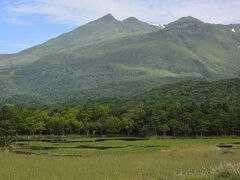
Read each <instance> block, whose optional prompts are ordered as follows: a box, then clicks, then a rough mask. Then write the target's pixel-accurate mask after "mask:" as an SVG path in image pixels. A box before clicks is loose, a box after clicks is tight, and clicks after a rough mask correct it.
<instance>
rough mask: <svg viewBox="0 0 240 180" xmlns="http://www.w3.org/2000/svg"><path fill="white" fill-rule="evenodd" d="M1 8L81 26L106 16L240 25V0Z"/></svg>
mask: <svg viewBox="0 0 240 180" xmlns="http://www.w3.org/2000/svg"><path fill="white" fill-rule="evenodd" d="M1 6H4V11H5V12H6V13H7V14H8V15H11V16H14V17H15V18H16V17H17V18H19V19H21V17H23V16H27V15H41V16H43V18H44V20H46V21H47V22H51V23H60V24H61V23H63V24H78V25H80V24H83V23H86V22H89V21H92V20H94V19H96V18H99V17H100V16H103V15H105V14H107V13H112V14H113V15H114V16H115V17H116V18H118V19H124V18H127V17H129V16H135V17H137V18H139V19H140V20H143V21H147V22H149V23H159V24H166V23H169V22H171V21H174V20H176V19H178V18H180V17H183V16H188V15H191V16H194V17H196V18H199V19H201V20H203V21H205V22H210V23H223V24H230V23H240V22H239V20H240V10H239V9H240V0H227V1H226V0H121V1H118V0H104V1H102V0H52V1H49V0H18V1H12V2H9V1H3V3H2V4H1Z"/></svg>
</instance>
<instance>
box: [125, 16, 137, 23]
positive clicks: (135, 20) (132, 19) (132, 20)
mask: <svg viewBox="0 0 240 180" xmlns="http://www.w3.org/2000/svg"><path fill="white" fill-rule="evenodd" d="M123 22H140V21H139V20H138V19H137V18H135V17H129V18H127V19H124V20H123Z"/></svg>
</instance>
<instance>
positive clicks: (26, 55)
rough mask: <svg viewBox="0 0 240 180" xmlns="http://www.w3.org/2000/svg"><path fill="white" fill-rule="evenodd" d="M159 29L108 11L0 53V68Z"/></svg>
mask: <svg viewBox="0 0 240 180" xmlns="http://www.w3.org/2000/svg"><path fill="white" fill-rule="evenodd" d="M159 29H160V28H159V27H156V26H153V25H149V24H147V23H144V22H141V21H139V20H137V19H136V18H128V19H126V20H124V21H118V20H116V19H115V18H114V17H113V16H112V15H111V14H108V15H106V16H104V17H102V18H100V19H98V20H96V21H93V22H90V23H88V24H86V25H83V26H80V27H79V28H77V29H75V30H73V31H71V32H69V33H65V34H63V35H60V36H59V37H57V38H54V39H51V40H49V41H47V42H46V43H43V44H41V45H38V46H35V47H32V48H29V49H26V50H24V51H22V52H20V53H18V54H13V55H5V56H3V57H1V56H0V68H5V67H9V66H13V65H15V66H16V65H20V64H21V65H22V64H29V63H32V62H34V61H36V60H37V59H38V58H39V57H41V56H44V55H47V54H52V53H57V52H68V51H70V52H71V51H72V50H74V49H79V48H81V47H86V46H89V45H92V44H96V43H99V42H101V41H103V40H106V39H114V38H118V37H123V36H126V35H131V34H138V33H140V34H141V33H148V32H154V31H157V30H159Z"/></svg>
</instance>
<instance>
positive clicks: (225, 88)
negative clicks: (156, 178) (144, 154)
mask: <svg viewBox="0 0 240 180" xmlns="http://www.w3.org/2000/svg"><path fill="white" fill-rule="evenodd" d="M239 92H240V82H239V79H230V80H220V81H213V82H205V81H183V82H180V83H177V84H170V85H164V86H160V87H159V88H155V89H153V90H151V91H148V92H146V93H143V94H140V95H138V96H132V97H119V98H117V97H115V98H103V99H98V100H89V101H82V102H81V101H79V102H74V103H72V104H67V103H63V104H58V105H43V104H41V103H39V104H37V105H35V106H33V105H32V104H31V103H30V106H29V104H28V105H26V104H25V105H24V104H22V105H13V104H6V105H2V106H1V108H0V135H1V139H2V142H4V143H9V142H11V141H12V139H13V137H14V136H16V135H59V136H62V135H70V134H77V135H86V136H102V135H109V136H112V135H124V136H152V135H154V136H155V135H156V136H160V135H168V136H216V135H240V93H239ZM27 102H30V101H26V103H27Z"/></svg>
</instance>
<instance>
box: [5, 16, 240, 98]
mask: <svg viewBox="0 0 240 180" xmlns="http://www.w3.org/2000/svg"><path fill="white" fill-rule="evenodd" d="M235 26H236V27H237V25H234V27H235ZM231 28H232V26H230V25H229V26H228V25H214V24H207V23H203V22H201V21H199V20H197V19H195V18H192V17H185V18H181V19H179V20H178V21H176V22H173V23H170V24H168V25H166V28H164V29H159V28H158V27H155V26H151V25H148V24H146V23H143V22H140V21H139V20H137V19H135V18H128V19H126V20H124V21H117V20H116V19H114V18H113V17H112V16H111V15H107V16H105V17H103V18H101V19H99V20H97V21H94V22H91V23H89V24H87V25H85V26H82V27H80V28H78V29H76V30H74V31H73V32H70V33H69V34H64V35H62V36H60V37H58V38H56V39H53V40H50V41H49V42H47V43H45V44H43V45H40V46H37V47H34V48H32V49H28V50H26V51H24V52H22V53H23V54H24V55H25V56H33V54H34V56H37V59H34V60H33V59H31V60H30V61H31V63H30V61H28V60H26V59H24V58H23V60H24V63H23V64H22V65H21V66H20V65H17V64H14V65H15V67H12V69H6V66H4V67H5V69H2V70H0V74H1V75H0V82H5V83H6V82H7V83H9V84H6V85H5V86H6V87H5V89H6V91H1V92H0V96H2V97H3V96H11V95H25V94H28V95H34V96H40V97H44V98H48V99H50V100H53V101H54V100H63V101H65V100H68V101H71V100H76V99H86V98H92V97H96V98H98V97H106V96H123V95H126V96H128V95H136V94H139V93H142V92H144V91H147V90H150V89H152V88H154V87H156V86H159V85H161V84H167V83H174V82H177V81H181V80H188V79H205V80H217V79H225V78H238V77H239V76H240V30H239V29H237V28H236V32H233V31H232V29H231ZM14 56H16V59H18V58H17V57H19V59H20V62H21V61H22V59H21V58H22V54H21V53H20V55H19V54H15V55H14ZM25 60H26V61H25ZM0 62H1V61H0ZM9 62H10V61H9ZM12 89H14V91H13V90H12ZM15 91H17V92H15Z"/></svg>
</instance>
